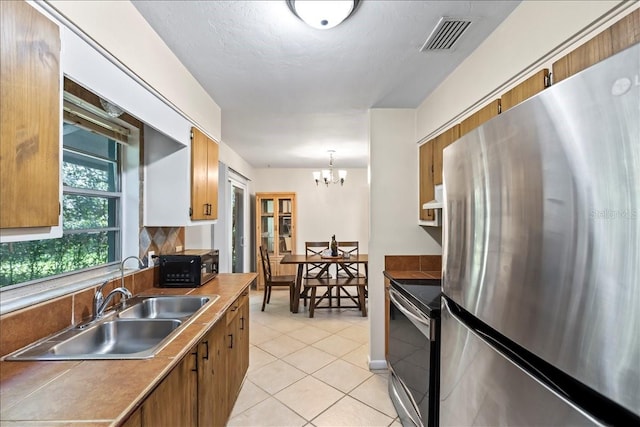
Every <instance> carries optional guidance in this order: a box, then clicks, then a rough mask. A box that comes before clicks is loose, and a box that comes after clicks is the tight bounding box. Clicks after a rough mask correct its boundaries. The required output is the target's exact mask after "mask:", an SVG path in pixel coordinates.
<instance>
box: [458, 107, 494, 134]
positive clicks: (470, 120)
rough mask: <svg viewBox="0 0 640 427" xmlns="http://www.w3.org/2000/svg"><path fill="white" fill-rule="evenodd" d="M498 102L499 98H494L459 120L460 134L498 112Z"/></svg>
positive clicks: (469, 130)
mask: <svg viewBox="0 0 640 427" xmlns="http://www.w3.org/2000/svg"><path fill="white" fill-rule="evenodd" d="M500 104H501V101H500V99H496V100H494V101H493V102H491V103H490V104H488V105H486V106H484V107H482V108H481V109H480V110H478V111H476V112H475V113H473V114H472V115H470V116H469V117H467V118H466V119H464V120H463V121H462V122H460V136H461V137H462V136H463V135H466V134H467V133H469V132H471V131H472V130H474V129H475V128H477V127H479V126H481V125H482V124H483V123H484V122H486V121H488V120H490V119H492V118H494V117H495V116H497V115H498V114H500V111H501V110H500V108H501V106H500Z"/></svg>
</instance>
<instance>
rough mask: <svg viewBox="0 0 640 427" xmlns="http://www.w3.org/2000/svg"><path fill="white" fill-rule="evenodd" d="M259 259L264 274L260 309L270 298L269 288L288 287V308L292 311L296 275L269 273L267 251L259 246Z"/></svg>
mask: <svg viewBox="0 0 640 427" xmlns="http://www.w3.org/2000/svg"><path fill="white" fill-rule="evenodd" d="M260 259H261V260H262V272H263V274H264V297H263V298H262V311H264V307H265V305H266V304H269V301H270V300H271V288H273V287H288V288H289V310H290V311H293V293H294V289H295V286H296V276H293V275H292V276H284V275H282V276H274V275H272V274H271V261H270V260H269V252H268V251H267V250H266V249H264V248H263V247H262V246H260Z"/></svg>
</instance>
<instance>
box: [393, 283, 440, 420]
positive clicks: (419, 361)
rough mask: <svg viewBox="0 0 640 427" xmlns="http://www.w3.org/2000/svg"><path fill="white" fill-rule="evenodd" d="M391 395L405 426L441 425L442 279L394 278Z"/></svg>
mask: <svg viewBox="0 0 640 427" xmlns="http://www.w3.org/2000/svg"><path fill="white" fill-rule="evenodd" d="M389 297H390V299H391V304H390V307H389V355H388V357H389V360H388V361H389V365H390V366H389V368H390V373H391V375H390V376H389V394H390V396H391V400H392V401H393V404H394V406H395V408H396V411H397V412H398V416H399V417H400V421H401V422H402V425H403V426H405V427H407V426H437V425H438V392H439V370H440V297H441V287H440V280H439V279H419V280H418V279H410V280H395V279H394V280H391V286H390V288H389Z"/></svg>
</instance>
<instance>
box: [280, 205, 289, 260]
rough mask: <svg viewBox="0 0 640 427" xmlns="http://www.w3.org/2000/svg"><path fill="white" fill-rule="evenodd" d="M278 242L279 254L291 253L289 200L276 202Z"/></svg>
mask: <svg viewBox="0 0 640 427" xmlns="http://www.w3.org/2000/svg"><path fill="white" fill-rule="evenodd" d="M278 212H279V216H278V242H279V245H280V246H279V250H280V254H286V253H291V248H292V246H291V231H292V230H291V199H289V198H286V199H279V200H278Z"/></svg>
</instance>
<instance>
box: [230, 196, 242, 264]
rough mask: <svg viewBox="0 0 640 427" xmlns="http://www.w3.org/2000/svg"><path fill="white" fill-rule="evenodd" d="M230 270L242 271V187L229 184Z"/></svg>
mask: <svg viewBox="0 0 640 427" xmlns="http://www.w3.org/2000/svg"><path fill="white" fill-rule="evenodd" d="M231 272H232V273H243V272H244V188H242V187H237V186H235V185H233V183H232V184H231Z"/></svg>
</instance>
